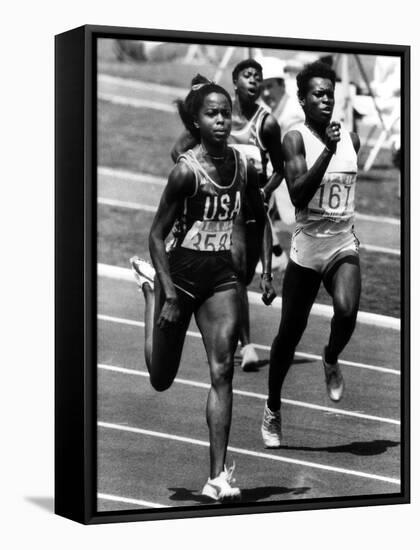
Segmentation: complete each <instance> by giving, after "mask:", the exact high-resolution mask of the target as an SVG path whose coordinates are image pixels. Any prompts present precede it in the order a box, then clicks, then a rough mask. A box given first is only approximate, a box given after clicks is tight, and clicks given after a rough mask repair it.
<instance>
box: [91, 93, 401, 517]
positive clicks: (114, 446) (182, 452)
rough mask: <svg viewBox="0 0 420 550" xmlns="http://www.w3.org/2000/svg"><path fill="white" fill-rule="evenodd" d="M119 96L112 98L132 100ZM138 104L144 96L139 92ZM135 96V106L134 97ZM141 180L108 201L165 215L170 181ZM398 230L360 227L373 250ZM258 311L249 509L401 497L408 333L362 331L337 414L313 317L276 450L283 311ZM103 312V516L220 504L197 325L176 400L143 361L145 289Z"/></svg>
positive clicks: (243, 473) (242, 452) (246, 409)
mask: <svg viewBox="0 0 420 550" xmlns="http://www.w3.org/2000/svg"><path fill="white" fill-rule="evenodd" d="M129 88H130V87H129ZM107 92H109V93H110V96H109V97H108V98H107V99H110V100H111V99H112V97H114V98H115V96H116V94H118V93H120V92H121V90H120V91H118V90H116V89H107ZM168 92H171V90H169V91H168V90H160V91H159V90H154V97H155V98H156V97H158V96H159V93H162V97H161V99H162V101H163V102H166V103H168ZM121 93H122V92H121ZM131 94H132V95H133V97H134V96H135V98H139V93H138V90H136V91H134V90H131V91H129V92H128V95H131ZM146 94H147V95H149V94H150V90H148V91H146ZM169 95H170V94H169ZM176 95H177V96H179V95H182V94H180V93H178V92H177V94H176ZM123 96H124V97H127V89H126V90H125V92H124V94H123ZM104 99H105V98H104ZM158 99H159V97H158ZM138 106H139V107H140V106H142V107H144V108H153V106H150V105H146V104H145V105H138ZM155 107H156V108H160V105H157V106H155ZM138 176H139V175H136V177H134V178H133V177H131V176H130V175H128V177H125V176H124V174H123V175H121V174H119V175H117V174H115V173H109V172H108V173H106V170H103V171H102V172H101V171H100V173H99V198H100V199H101V200H104V201H105V202H106V201H107V200H108V201H111V202H112V201H115V200H119V201H123V202H124V201H125V203H126V204H125V206H128V207H130V205H131V206H133V205H137V206H138V205H140V206H141V208H144V207H145V206H146V207H152V209H153V208H155V206H156V203H157V197H158V196H159V195H160V193H161V190H162V181H160V180H159V178H157V180H159V181H156V182H155V183H153V181H151V180H153V176H152V177H150V176H145V177H146V179H147V185H146V186H145V185H143V186H142V185H138V182H137V181H136V178H137V179H138ZM140 177H142V176H141V175H140ZM122 206H124V205H122ZM146 210H147V208H146ZM395 222H396V220H379V219H378V220H359V221H358V231H359V232H362V233H363V232H365V231H366V236H368V237H369V239H370V243H369V244H372V245H373V246H377V247H381V246H382V247H383V246H385V245H386V246H388V247H395V248H398V247H399V236H400V235H399V230H400V229H399V225H398V224H397V223H395ZM375 228H377V229H375ZM361 237H362V240H364V242H365V243H366V240H365V239H363V235H361ZM250 307H251V327H252V336H253V341H254V342H255V343H256V344H257V346H258V348H259V354H260V359H261V363H260V366H259V369H258V370H257V371H256V372H252V373H243V372H242V371H241V370H240V368H239V359H237V361H236V366H235V376H234V391H235V395H234V409H233V421H232V429H231V437H230V447H229V451H228V464H230V463H231V462H232V461H235V462H236V464H237V470H236V474H235V477H236V479H237V484H238V486H239V487H241V489H242V495H243V499H242V502H249V503H257V502H274V501H275V502H281V501H290V500H291V499H313V498H317V499H318V498H321V499H324V498H325V499H330V498H331V497H348V496H362V495H363V496H364V495H377V494H395V493H398V492H399V490H400V485H399V481H400V464H401V456H400V452H401V448H400V425H399V413H400V374H399V367H400V365H399V361H400V332H399V331H398V330H395V329H391V328H383V327H378V326H374V325H369V324H366V323H363V324H359V325H358V327H357V328H356V331H355V334H354V336H353V339H352V341H351V342H350V344H349V345H348V347H347V348H346V351H345V353H344V354H343V360H344V361H345V364H344V365H343V373H344V376H345V380H346V393H345V396H344V398H343V400H342V401H341V402H340V403H339V404H332V403H331V402H330V401H329V400H328V398H327V396H326V392H325V386H324V381H323V372H322V366H321V361H320V357H319V356H320V354H321V351H322V347H323V345H324V344H325V342H326V339H327V336H328V321H327V319H326V318H324V317H319V316H316V315H311V318H310V322H309V325H308V328H307V331H306V333H305V335H304V337H303V339H302V342H301V343H300V345H299V348H298V351H297V354H296V357H295V362H294V365H293V368H292V369H291V371H290V373H289V375H288V378H287V380H286V383H285V388H284V395H283V408H282V411H283V436H284V445H283V446H282V448H281V449H279V450H267V449H264V447H263V445H262V441H261V437H260V422H261V416H262V410H263V406H264V398H265V394H266V387H267V373H268V368H267V362H268V355H269V346H270V344H271V342H272V339H273V336H274V334H275V332H276V329H277V325H278V321H279V313H280V311H279V309H274V308H266V307H265V306H263V305H262V304H261V305H260V304H251V306H250ZM98 314H99V315H98V510H99V511H107V510H127V509H143V510H144V509H150V508H155V507H165V506H170V507H177V506H200V505H203V504H209V501H208V499H206V498H205V497H202V496H201V495H200V491H201V489H202V486H203V484H204V483H205V481H206V478H207V476H208V464H209V457H208V454H209V453H208V443H207V441H208V431H207V426H206V422H205V406H206V398H207V392H208V383H209V374H208V366H207V363H206V358H205V354H204V349H203V345H202V341H201V339H200V338H199V336H198V334H197V329H196V327H195V325H194V323H192V325H191V327H190V333H189V335H188V336H187V339H186V343H185V348H184V353H183V357H182V361H181V367H180V371H179V374H178V378H177V380H176V381H175V383H174V384H173V386H172V387H171V388H170V389H169V390H168V391H167V392H164V393H157V392H155V391H154V390H153V389H152V388H151V386H150V384H149V381H148V377H147V372H146V367H145V364H144V360H143V336H144V329H143V326H142V323H141V321H142V320H143V300H142V298H141V296H140V295H139V293H138V292H137V290H136V286H135V284H134V283H130V282H128V281H126V280H120V279H116V278H110V277H99V285H98Z"/></svg>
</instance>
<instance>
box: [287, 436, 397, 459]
mask: <svg viewBox="0 0 420 550" xmlns="http://www.w3.org/2000/svg"><path fill="white" fill-rule="evenodd" d="M398 445H400V442H399V441H389V440H383V439H375V440H374V441H354V442H353V443H348V444H347V445H337V446H335V447H333V446H330V447H292V446H288V445H285V446H282V447H281V450H283V451H309V452H319V451H325V452H327V453H349V454H352V455H357V456H374V455H380V454H383V453H385V452H386V451H387V450H388V449H390V448H391V447H397V446H398Z"/></svg>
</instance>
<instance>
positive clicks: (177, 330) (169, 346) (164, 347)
mask: <svg viewBox="0 0 420 550" xmlns="http://www.w3.org/2000/svg"><path fill="white" fill-rule="evenodd" d="M178 296H179V300H180V309H181V316H180V318H179V320H178V321H177V323H175V324H174V325H172V326H171V327H169V328H163V329H161V328H159V327H158V326H157V320H158V318H159V315H160V311H161V309H162V306H163V303H164V301H165V298H164V296H163V293H162V290H161V286H160V284H159V280H158V278H157V277H156V278H155V291H154V301H155V305H154V319H153V327H150V324H151V322H152V318H151V314H150V313H149V312H147V311H146V314H145V321H146V331H145V337H146V348H145V355H146V364H147V368H148V371H149V374H150V383H151V384H152V386H153V387H154V389H155V390H157V391H164V390H166V389H168V388H169V387H170V386H171V384H172V382H173V380H174V378H175V376H176V374H177V372H178V368H179V363H180V361H181V354H182V348H183V346H184V340H185V335H186V332H187V330H188V325H189V324H190V320H191V316H192V313H193V306H194V304H193V302H192V300H190V299H189V298H187V297H184V296H183V295H182V292H181V291H180V292H179V294H178ZM150 339H151V340H152V342H153V343H152V346H150ZM148 341H149V349H147V345H148Z"/></svg>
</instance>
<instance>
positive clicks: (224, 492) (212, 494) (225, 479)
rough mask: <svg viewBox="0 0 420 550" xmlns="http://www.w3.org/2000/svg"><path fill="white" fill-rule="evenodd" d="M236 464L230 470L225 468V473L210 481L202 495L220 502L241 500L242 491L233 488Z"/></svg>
mask: <svg viewBox="0 0 420 550" xmlns="http://www.w3.org/2000/svg"><path fill="white" fill-rule="evenodd" d="M234 470H235V463H233V464H232V466H231V467H230V468H229V469H228V468H226V466H225V469H224V471H223V472H222V473H221V474H219V475H218V476H217V477H215V478H214V479H210V478H209V479H208V480H207V483H206V484H205V485H204V487H203V490H202V491H201V494H202V495H204V496H206V497H209V498H211V499H213V500H217V501H219V502H222V501H225V500H238V499H240V498H241V490H240V489H239V488H238V487H232V486H231V483H234V482H235V480H234V479H233V477H232V476H233V472H234Z"/></svg>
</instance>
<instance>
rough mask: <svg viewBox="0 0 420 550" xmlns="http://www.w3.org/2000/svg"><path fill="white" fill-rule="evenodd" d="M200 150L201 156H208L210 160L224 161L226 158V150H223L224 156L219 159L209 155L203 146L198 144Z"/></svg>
mask: <svg viewBox="0 0 420 550" xmlns="http://www.w3.org/2000/svg"><path fill="white" fill-rule="evenodd" d="M200 148H201V152H202V153H203V156H208V157H210V158H211V159H213V160H225V158H226V152H227V149H226V148H225V153H224V155H222V156H221V157H218V156H215V155H211V154H210V153H209V152H208V151H207V149H206V148H205V147H204V145H203V144H202V143H200Z"/></svg>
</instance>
